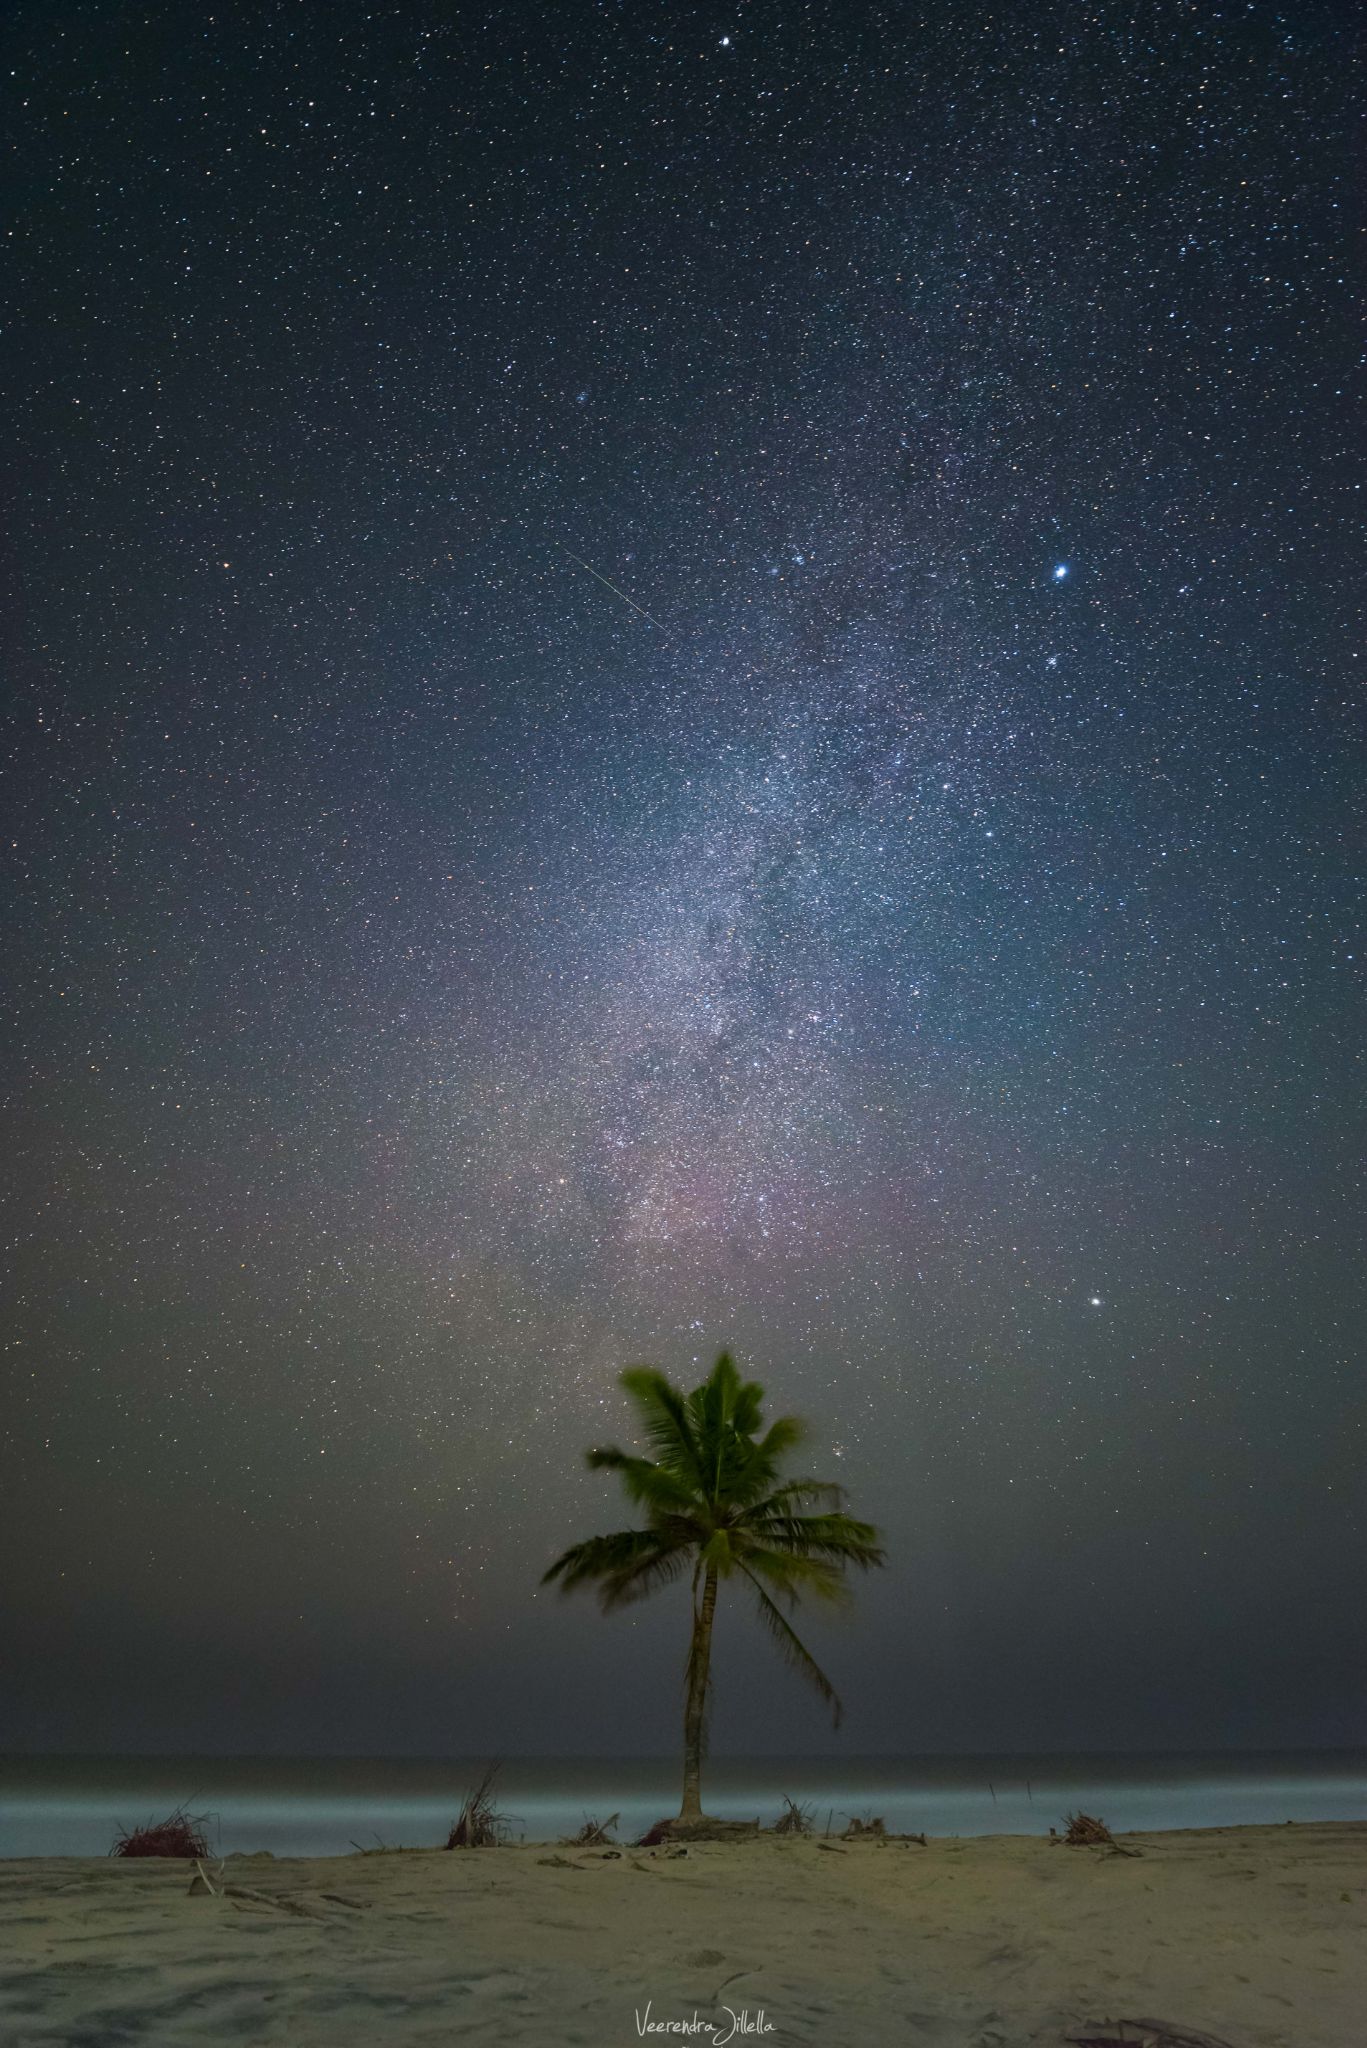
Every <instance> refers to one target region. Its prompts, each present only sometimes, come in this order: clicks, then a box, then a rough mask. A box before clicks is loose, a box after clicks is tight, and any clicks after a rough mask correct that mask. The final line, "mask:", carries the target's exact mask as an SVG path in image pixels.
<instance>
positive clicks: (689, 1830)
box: [635, 1814, 759, 1849]
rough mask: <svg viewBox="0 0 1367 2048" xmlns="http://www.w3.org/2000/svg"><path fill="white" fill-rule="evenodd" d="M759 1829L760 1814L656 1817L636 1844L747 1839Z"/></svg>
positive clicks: (656, 1845) (653, 1846)
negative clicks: (726, 1817)
mask: <svg viewBox="0 0 1367 2048" xmlns="http://www.w3.org/2000/svg"><path fill="white" fill-rule="evenodd" d="M758 1833H759V1820H758V1818H756V1819H754V1820H714V1819H713V1818H712V1817H711V1815H710V1814H709V1815H705V1816H704V1818H703V1819H702V1820H678V1819H677V1818H676V1819H673V1820H657V1821H656V1823H655V1825H654V1827H652V1828H647V1830H646V1832H645V1833H644V1834H643V1835H642V1836H641V1839H640V1840H639V1842H637V1843H636V1844H635V1846H636V1848H638V1849H658V1848H660V1847H662V1846H663V1845H664V1844H665V1843H666V1842H744V1841H749V1840H752V1839H753V1837H754V1836H756V1835H757V1834H758Z"/></svg>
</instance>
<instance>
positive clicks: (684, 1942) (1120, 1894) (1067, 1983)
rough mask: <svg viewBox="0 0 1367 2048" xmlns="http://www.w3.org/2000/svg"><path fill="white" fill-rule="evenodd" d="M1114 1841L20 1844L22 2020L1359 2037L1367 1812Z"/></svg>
mask: <svg viewBox="0 0 1367 2048" xmlns="http://www.w3.org/2000/svg"><path fill="white" fill-rule="evenodd" d="M1121 1839H1122V1841H1123V1842H1124V1844H1125V1846H1126V1847H1132V1848H1136V1849H1138V1850H1139V1851H1140V1852H1141V1853H1140V1854H1139V1855H1137V1856H1120V1855H1116V1854H1113V1853H1108V1852H1107V1851H1105V1850H1101V1849H1069V1848H1065V1847H1061V1846H1060V1847H1051V1846H1050V1845H1049V1844H1048V1843H1047V1841H1042V1840H1039V1839H1030V1838H1026V1837H1023V1836H996V1837H986V1838H977V1839H967V1840H949V1841H931V1842H930V1843H929V1844H928V1845H927V1846H926V1847H924V1848H921V1847H919V1846H917V1845H915V1844H904V1843H900V1842H891V1843H888V1844H887V1845H885V1846H883V1845H877V1844H873V1843H858V1844H853V1845H850V1846H849V1847H848V1848H845V1847H842V1848H840V1849H835V1848H831V1847H822V1846H820V1845H819V1844H818V1843H817V1842H816V1841H812V1840H800V1841H791V1840H790V1841H784V1840H775V1839H764V1840H760V1841H755V1842H751V1843H748V1844H742V1845H733V1844H726V1845H721V1844H716V1845H698V1846H694V1847H691V1848H690V1849H689V1851H688V1854H687V1855H686V1856H678V1855H674V1856H671V1855H669V1854H668V1853H667V1852H666V1851H664V1850H661V1851H658V1852H656V1853H655V1854H654V1855H652V1854H650V1853H649V1852H645V1851H639V1850H627V1851H625V1852H624V1853H623V1854H622V1855H620V1856H618V1857H611V1858H609V1857H604V1856H600V1855H594V1854H591V1853H584V1852H577V1851H570V1850H564V1849H562V1850H555V1849H553V1848H551V1847H549V1846H547V1845H544V1844H537V1845H532V1844H528V1845H526V1846H519V1847H516V1848H503V1849H492V1850H475V1851H466V1852H456V1853H452V1854H445V1853H441V1852H435V1851H430V1850H426V1851H424V1850H405V1851H398V1852H392V1853H388V1854H384V1855H370V1856H352V1857H334V1858H328V1859H324V1860H320V1861H313V1862H305V1861H296V1860H293V1859H284V1858H280V1859H276V1858H271V1857H231V1858H229V1859H228V1860H227V1862H226V1863H225V1864H223V1865H222V1866H221V1875H222V1878H223V1880H225V1881H226V1883H227V1884H228V1885H229V1886H231V1887H239V1888H240V1891H239V1892H238V1895H236V1896H233V1895H231V1894H230V1893H225V1894H223V1895H220V1896H209V1895H207V1894H205V1893H204V1892H203V1891H202V1890H200V1891H199V1892H198V1893H197V1894H192V1893H191V1892H190V1891H189V1889H188V1885H189V1879H190V1871H189V1870H188V1869H187V1867H186V1866H185V1865H183V1864H179V1863H169V1862H117V1861H93V1860H88V1859H83V1858H47V1859H41V1860H20V1859H16V1860H14V1861H6V1862H0V2041H3V2043H4V2044H5V2048H20V2044H32V2048H39V2044H41V2048H55V2044H57V2043H63V2044H68V2048H96V2044H97V2043H98V2044H100V2048H121V2044H124V2043H133V2042H158V2043H175V2044H178V2048H207V2044H209V2043H217V2042H224V2043H228V2042H231V2043H234V2044H238V2048H243V2044H247V2048H254V2044H257V2043H261V2044H277V2043H278V2044H281V2048H313V2044H318V2048H323V2044H327V2048H353V2044H355V2048H362V2044H364V2048H388V2044H391V2043H393V2044H395V2048H418V2044H431V2048H438V2044H440V2048H452V2044H454V2043H464V2042H489V2043H494V2042H498V2043H500V2044H515V2043H522V2042H528V2043H531V2042H537V2043H550V2044H557V2043H561V2042H565V2043H570V2042H584V2043H592V2044H594V2048H600V2044H607V2048H615V2044H617V2043H623V2044H625V2043H628V2042H642V2041H653V2042H656V2043H663V2044H669V2043H676V2042H681V2041H693V2042H700V2043H701V2044H703V2048H722V2044H724V2043H726V2042H727V2040H728V2039H729V2040H730V2041H732V2042H733V2043H735V2044H737V2048H786V2044H788V2043H792V2042H820V2043H823V2044H829V2048H866V2044H883V2043H888V2044H891V2043H894V2042H895V2043H897V2044H898V2048H916V2044H932V2048H970V2044H972V2048H1027V2044H1028V2048H1042V2044H1048V2048H1056V2044H1061V2043H1063V2042H1065V2041H1067V2040H1068V2039H1069V2038H1070V2036H1082V2037H1084V2038H1085V2037H1087V2036H1092V2037H1099V2036H1104V2035H1106V2034H1107V2033H1108V2032H1109V2033H1110V2034H1111V2035H1112V2036H1113V2037H1114V2036H1116V2034H1117V2032H1118V2030H1117V2029H1116V2027H1115V2026H1114V2024H1112V2025H1111V2026H1110V2027H1109V2028H1108V2027H1107V2026H1105V2025H1103V2023H1105V2022H1111V2023H1114V2022H1116V2021H1118V2020H1120V2019H1128V2020H1130V2021H1143V2020H1150V2021H1154V2022H1159V2023H1161V2027H1162V2031H1161V2032H1157V2033H1156V2034H1155V2035H1154V2038H1155V2039H1156V2040H1157V2041H1159V2042H1160V2043H1162V2044H1163V2048H1169V2044H1170V2043H1172V2042H1176V2041H1182V2042H1184V2044H1185V2042H1186V2041H1188V2040H1192V2041H1201V2037H1209V2039H1210V2040H1212V2041H1214V2042H1217V2043H1222V2044H1223V2043H1229V2044H1230V2048H1349V2044H1352V2048H1362V2044H1363V2043H1364V2042H1367V1823H1363V1824H1343V1825H1311V1826H1297V1827H1290V1826H1287V1827H1275V1828H1272V1827H1269V1828H1223V1829H1206V1830H1200V1831H1193V1832H1181V1833H1172V1834H1153V1835H1129V1836H1124V1837H1122V1838H1121ZM548 1859H550V1860H548ZM556 1859H563V1860H556ZM211 1869H212V1870H213V1871H215V1872H218V1871H219V1870H220V1866H218V1865H214V1866H211ZM251 1892H257V1893H259V1894H261V1895H262V1896H261V1898H260V1899H257V1898H252V1897H250V1896H247V1894H248V1893H251ZM275 1902H287V1904H288V1905H292V1906H293V1907H294V1908H295V1910H294V1911H290V1910H287V1904H286V1903H275ZM732 2013H734V2014H735V2015H736V2018H735V2021H734V2022H733V2020H732V2018H731V2014H732ZM695 2020H696V2022H697V2027H696V2030H695V2031H694V2032H692V2033H685V2032H682V2031H679V2029H680V2026H681V2024H682V2023H688V2022H693V2021H695ZM671 2024H672V2029H673V2030H669V2029H671ZM652 2030H654V2031H652ZM1165 2036H1166V2039H1165ZM1127 2038H1129V2039H1130V2040H1133V2041H1140V2040H1142V2039H1143V2038H1144V2035H1143V2032H1142V2030H1141V2028H1140V2027H1139V2026H1137V2025H1136V2026H1133V2027H1131V2029H1130V2030H1129V2033H1128V2036H1127ZM1203 2048H1204V2044H1203Z"/></svg>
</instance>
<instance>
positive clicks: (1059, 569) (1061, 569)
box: [1054, 562, 1068, 583]
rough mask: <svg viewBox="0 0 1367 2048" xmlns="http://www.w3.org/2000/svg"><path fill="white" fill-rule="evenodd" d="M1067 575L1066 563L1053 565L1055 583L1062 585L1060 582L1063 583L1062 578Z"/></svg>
mask: <svg viewBox="0 0 1367 2048" xmlns="http://www.w3.org/2000/svg"><path fill="white" fill-rule="evenodd" d="M1067 574H1068V564H1067V563H1066V562H1055V564H1054V581H1055V583H1062V581H1063V579H1064V577H1065V576H1066V575H1067Z"/></svg>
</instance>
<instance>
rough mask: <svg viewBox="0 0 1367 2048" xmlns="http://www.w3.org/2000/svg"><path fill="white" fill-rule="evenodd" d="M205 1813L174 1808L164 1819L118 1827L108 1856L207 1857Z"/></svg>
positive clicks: (206, 1815)
mask: <svg viewBox="0 0 1367 2048" xmlns="http://www.w3.org/2000/svg"><path fill="white" fill-rule="evenodd" d="M208 1821H209V1815H208V1814H207V1813H187V1812H186V1811H185V1808H184V1807H183V1806H178V1807H177V1808H176V1810H175V1812H174V1813H172V1814H168V1816H167V1818H166V1819H165V1820H161V1821H148V1822H147V1823H146V1825H145V1826H143V1827H138V1828H120V1830H119V1832H118V1834H117V1835H116V1837H115V1839H114V1846H113V1848H112V1849H111V1850H110V1852H109V1853H110V1855H111V1856H183V1857H184V1858H185V1859H186V1861H187V1862H189V1861H191V1860H192V1859H195V1858H199V1857H205V1858H207V1857H208V1854H209V1843H208V1838H207V1836H206V1835H205V1832H204V1830H205V1827H206V1826H207V1825H208Z"/></svg>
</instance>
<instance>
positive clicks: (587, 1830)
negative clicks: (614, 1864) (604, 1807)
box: [562, 1813, 621, 1849]
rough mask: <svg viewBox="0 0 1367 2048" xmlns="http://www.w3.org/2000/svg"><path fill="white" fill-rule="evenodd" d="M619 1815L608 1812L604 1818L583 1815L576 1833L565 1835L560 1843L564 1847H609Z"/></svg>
mask: <svg viewBox="0 0 1367 2048" xmlns="http://www.w3.org/2000/svg"><path fill="white" fill-rule="evenodd" d="M620 1819H621V1815H620V1814H617V1813H610V1814H609V1815H608V1817H607V1819H606V1820H595V1819H594V1818H593V1815H592V1814H590V1813H586V1814H585V1815H584V1825H583V1827H582V1828H580V1830H579V1833H578V1834H577V1835H567V1836H566V1837H565V1840H564V1842H563V1844H562V1847H564V1848H566V1849H610V1848H611V1847H612V1835H613V1830H614V1829H615V1827H616V1826H617V1823H618V1821H619V1820H620Z"/></svg>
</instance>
